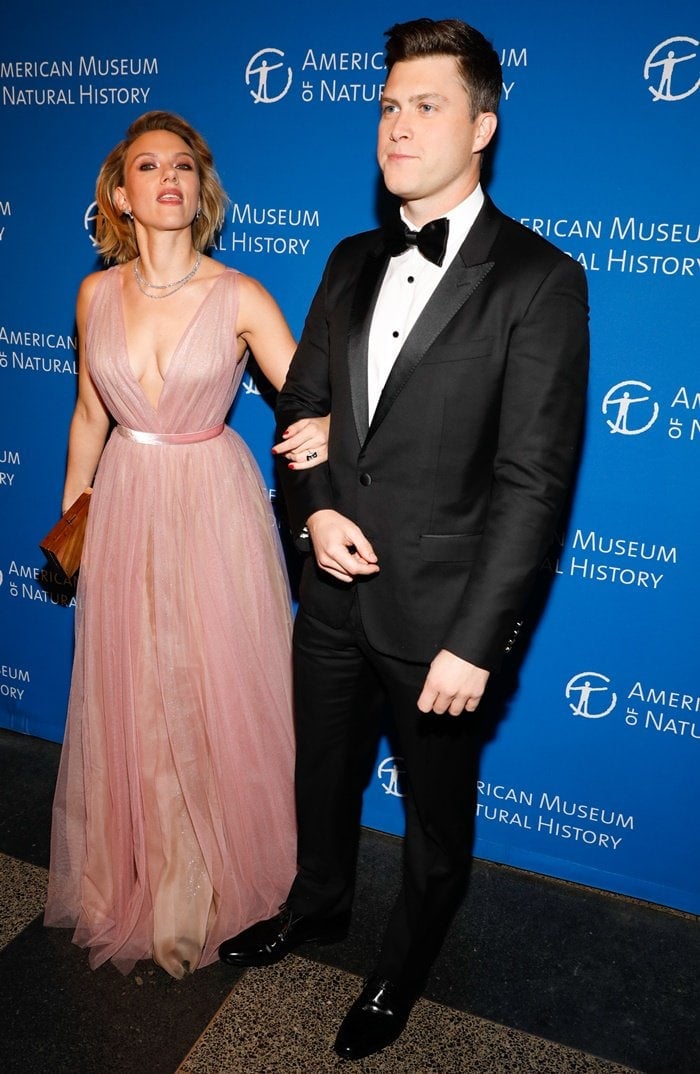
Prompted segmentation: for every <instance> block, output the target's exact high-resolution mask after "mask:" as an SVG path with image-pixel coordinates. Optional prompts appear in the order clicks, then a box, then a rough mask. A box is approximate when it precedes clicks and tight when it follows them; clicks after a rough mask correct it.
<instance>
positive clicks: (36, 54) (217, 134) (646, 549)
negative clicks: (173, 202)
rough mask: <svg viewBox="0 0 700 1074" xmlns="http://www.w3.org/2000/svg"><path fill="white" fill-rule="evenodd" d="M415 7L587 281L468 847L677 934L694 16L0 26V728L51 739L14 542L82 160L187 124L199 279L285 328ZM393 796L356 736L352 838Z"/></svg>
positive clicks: (33, 581)
mask: <svg viewBox="0 0 700 1074" xmlns="http://www.w3.org/2000/svg"><path fill="white" fill-rule="evenodd" d="M426 13H429V14H431V15H434V16H436V17H439V16H441V15H443V14H444V15H459V16H461V17H463V18H465V19H467V21H470V22H472V23H473V24H474V25H476V26H478V27H479V28H480V29H481V30H482V31H483V32H484V33H485V34H486V35H487V36H488V37H490V38H491V40H492V41H493V42H494V45H495V47H496V49H497V50H498V52H499V53H500V54H501V57H502V62H503V75H504V98H503V104H502V108H501V117H500V128H499V135H498V143H497V147H496V152H495V155H494V157H493V161H492V166H491V168H490V176H489V182H488V186H489V190H490V193H491V194H492V196H493V198H494V200H495V201H496V203H497V204H498V205H499V207H500V208H502V209H503V210H504V211H505V212H508V213H510V214H511V215H512V216H514V217H516V218H518V219H521V220H522V221H523V222H524V223H525V224H526V225H527V226H528V227H531V228H533V229H534V230H536V231H539V232H541V233H542V234H544V235H546V236H547V237H548V238H550V239H551V240H552V241H553V242H554V243H556V244H557V245H558V246H560V247H561V248H562V249H564V250H566V251H568V252H569V253H570V254H571V255H572V256H573V257H575V258H576V259H577V260H579V261H580V262H581V264H583V265H584V266H585V268H586V269H587V272H588V276H589V284H590V293H591V309H592V314H591V329H592V341H593V357H592V376H591V384H590V399H589V416H588V424H587V431H586V438H585V444H584V451H583V460H582V466H581V471H580V475H579V480H578V484H577V488H576V490H575V495H574V499H573V504H572V509H571V513H570V516H569V518H568V520H567V522H566V524H565V525H563V526H562V531H561V533H560V534H559V537H558V541H557V544H556V546H555V547H554V548H553V550H552V554H551V557H550V558H549V560H548V562H547V564H546V565H545V568H544V570H543V572H542V580H541V581H542V585H541V591H542V592H541V594H540V593H538V594H536V596H535V601H534V602H533V612H532V613H531V615H530V618H529V622H530V624H531V628H530V630H529V632H528V631H527V630H526V634H528V636H527V637H526V638H525V641H524V643H523V646H522V650H523V652H521V654H520V656H521V659H520V660H519V662H518V664H517V667H518V671H517V681H515V682H513V683H510V682H509V694H508V699H507V702H506V704H505V715H504V718H502V719H501V720H500V721H499V722H498V723H497V724H496V725H495V727H494V730H493V734H492V736H491V740H490V742H489V744H488V746H487V749H486V752H485V756H484V762H483V766H482V783H481V787H480V796H479V806H478V818H477V844H476V853H477V854H478V855H480V856H482V857H486V858H490V859H492V860H495V861H500V862H506V863H509V864H512V865H516V866H520V867H523V868H528V869H533V870H536V871H540V872H543V873H547V874H550V875H553V876H559V877H563V878H567V879H570V880H576V881H580V882H583V883H586V884H591V885H593V886H597V887H602V888H607V889H611V890H614V891H618V892H622V893H627V894H630V895H634V896H638V897H641V898H644V899H649V900H652V901H655V902H660V903H664V904H667V905H669V906H673V907H678V908H681V909H684V910H688V911H693V912H696V913H697V912H698V911H700V854H699V853H698V850H699V846H698V825H697V821H696V817H697V813H698V806H699V804H700V802H699V797H698V779H697V758H698V755H699V751H700V671H699V670H698V660H697V656H696V650H697V645H698V629H697V625H696V614H697V605H698V595H699V594H698V569H697V565H698V559H699V553H700V547H699V543H700V537H699V534H700V526H698V502H699V496H698V466H697V459H698V452H699V451H700V379H699V377H698V372H697V369H698V363H697V340H698V328H699V327H700V325H699V322H700V313H699V310H700V303H699V302H698V295H699V284H700V214H699V212H698V195H697V190H698V164H699V159H698V156H699V154H698V130H699V129H700V125H699V123H698V120H699V113H700V17H699V16H698V8H697V3H696V2H695V0H692V2H691V0H667V2H666V3H664V4H651V5H639V4H637V3H632V2H631V0H628V2H623V3H618V4H614V5H613V4H609V3H603V2H602V0H591V2H589V3H587V4H575V5H572V4H562V3H561V2H560V0H556V2H554V0H541V2H539V3H538V4H530V5H521V4H516V3H515V2H511V3H506V4H501V5H494V4H492V3H486V2H485V0H475V2H474V3H471V4H469V5H465V4H462V5H461V6H460V5H457V10H455V9H454V7H453V9H452V10H450V11H444V12H440V11H435V10H431V11H430V12H426V9H425V7H424V6H423V5H418V4H413V3H406V2H404V0H392V2H391V3H388V2H385V0H372V3H367V2H358V3H354V4H346V3H343V2H342V0H337V2H336V3H335V4H333V5H330V4H328V3H320V2H318V0H307V2H306V3H305V4H302V5H290V4H288V3H283V2H282V0H267V2H266V3H265V4H264V5H263V6H262V7H260V8H257V7H256V6H255V5H247V6H240V7H239V9H238V10H236V7H234V6H233V5H231V4H230V2H228V0H227V2H223V0H209V3H208V4H206V5H200V6H199V7H198V8H187V9H184V8H183V7H181V6H177V5H176V6H175V7H174V6H173V5H172V4H171V3H167V2H165V0H152V2H151V3H150V4H148V5H143V4H136V3H134V2H133V0H123V2H122V3H121V4H120V5H119V8H118V10H117V9H115V10H114V11H112V12H108V11H106V9H104V7H102V8H100V7H99V6H98V5H94V4H93V3H91V2H90V3H88V2H86V0H74V2H73V3H72V4H71V5H70V6H66V7H62V6H60V5H55V4H49V3H48V2H46V0H41V2H38V3H37V2H32V0H28V2H26V3H24V4H21V5H20V4H14V5H12V6H11V7H10V9H9V10H7V11H5V12H4V14H3V23H4V25H3V35H2V45H1V46H0V48H1V50H2V51H1V52H0V111H1V116H2V143H1V144H2V168H1V169H0V273H1V281H2V289H1V292H0V423H1V425H0V428H1V430H2V436H1V438H0V505H1V507H2V517H3V525H2V527H0V723H1V724H2V725H4V726H5V727H9V728H13V729H15V730H18V731H23V732H27V733H30V734H35V735H39V736H43V737H46V738H49V739H54V740H60V738H61V736H62V733H63V722H64V716H65V708H66V700H67V693H68V683H69V669H70V661H71V651H72V627H73V614H72V594H71V591H70V590H69V589H68V588H67V587H66V586H64V585H62V584H61V581H60V579H57V578H55V577H53V576H52V575H51V573H50V572H49V571H47V570H46V567H45V563H44V561H43V557H42V556H41V554H40V553H39V551H38V549H37V540H38V538H39V537H40V536H42V535H43V533H44V532H45V531H46V530H47V529H48V527H49V525H51V524H52V523H53V521H54V520H55V518H56V517H57V515H58V512H59V506H60V499H61V490H62V480H63V473H64V466H65V445H66V436H67V428H68V422H69V419H70V415H71V412H72V407H73V404H74V400H75V392H76V354H75V329H74V320H73V306H74V300H75V294H76V291H77V288H78V284H79V281H80V279H81V278H82V276H83V275H85V274H86V273H87V272H89V271H92V270H93V269H94V268H96V267H97V261H96V256H95V250H94V247H93V245H92V240H91V228H92V217H93V212H94V205H93V189H94V180H95V176H96V173H97V170H98V167H99V165H100V163H101V161H102V160H103V158H104V156H105V155H106V153H107V152H108V151H109V150H110V149H111V148H112V146H113V145H114V144H115V143H116V142H117V141H118V140H119V138H120V137H121V136H122V135H123V132H124V130H125V128H126V127H127V125H128V124H129V122H130V121H131V120H132V119H133V118H135V117H136V116H137V115H139V114H141V113H142V112H144V111H146V110H148V109H151V108H167V109H171V110H174V111H179V112H181V113H182V114H183V115H184V116H185V117H186V118H187V119H189V120H190V121H191V122H192V123H194V125H195V126H196V127H198V128H199V129H200V130H202V132H203V133H204V134H205V136H206V137H207V138H208V140H209V141H210V143H211V145H212V147H213V149H214V152H215V156H216V160H217V164H218V168H219V171H220V174H221V176H222V179H223V182H224V185H225V187H226V189H227V190H228V192H229V194H230V196H231V199H232V209H231V213H230V216H229V220H228V223H227V226H226V229H225V231H224V233H223V235H222V238H221V242H220V244H219V250H218V253H217V256H218V257H220V259H221V260H222V261H224V262H225V263H226V264H230V265H235V266H236V267H238V268H240V269H241V270H243V271H244V272H248V273H250V274H252V275H254V276H256V277H258V278H259V279H260V280H262V281H263V283H264V284H265V285H266V286H267V287H268V288H269V289H270V290H271V291H272V292H273V294H275V296H276V297H277V298H278V300H279V302H280V304H281V305H282V307H283V309H284V311H285V313H286V315H287V317H288V319H289V321H290V324H291V325H292V328H293V330H294V331H295V332H296V333H298V332H299V331H300V329H301V326H302V324H303V318H304V314H305V311H306V309H307V306H308V303H309V301H310V298H311V296H312V294H313V291H314V289H315V286H316V283H317V281H318V279H319V277H320V274H321V271H322V268H323V265H324V262H325V259H326V256H327V254H328V253H329V251H330V249H331V248H332V246H333V245H334V244H335V242H336V241H337V240H338V239H339V238H340V237H341V236H343V235H346V234H349V233H351V232H354V231H359V230H364V229H365V228H367V227H372V226H374V224H375V223H376V203H377V192H378V189H379V186H378V181H377V169H376V164H375V160H374V139H375V128H376V120H377V115H378V103H377V102H378V99H379V95H380V93H381V87H382V84H383V81H384V73H385V72H384V68H383V59H382V57H383V30H384V29H386V28H387V27H388V26H390V25H391V24H392V23H393V22H395V21H397V20H404V19H408V18H415V17H417V16H419V15H423V14H426ZM231 420H232V422H233V423H235V425H236V427H237V428H238V429H239V430H240V431H241V432H242V434H243V435H244V436H245V437H246V438H247V440H248V441H249V443H250V444H251V446H252V447H253V450H254V451H255V453H256V455H257V457H258V460H259V462H260V465H261V468H262V470H263V474H264V476H265V478H266V480H267V482H268V485H269V488H270V496H271V497H274V496H275V488H274V475H273V469H272V465H271V459H270V451H269V449H270V445H271V436H272V421H271V412H270V407H269V402H268V401H267V400H266V399H265V398H264V397H263V396H261V395H259V394H258V393H257V389H256V388H255V385H254V383H253V381H252V380H251V379H250V378H249V377H246V381H245V389H244V391H243V392H242V393H241V395H240V397H239V399H238V401H237V404H236V406H235V408H234V413H233V415H232V418H231ZM547 591H548V601H547V603H546V604H545V608H544V612H543V614H542V615H541V616H540V617H539V619H538V617H537V615H536V614H535V612H534V608H535V607H536V606H537V604H538V602H539V603H541V601H539V597H540V596H543V595H545V593H546V592H547ZM514 666H515V665H514ZM511 677H514V675H513V676H511V673H510V672H507V674H506V680H509V679H510V678H511ZM510 687H512V689H510ZM400 793H401V761H400V758H395V757H394V756H393V755H392V749H391V746H390V744H389V743H388V742H387V741H386V740H384V741H383V742H382V744H381V747H380V751H379V755H378V758H377V768H376V775H375V778H374V779H373V780H372V783H371V785H370V787H369V788H368V791H367V795H366V803H365V823H367V824H370V825H372V826H374V827H377V828H380V829H383V830H386V831H392V832H400V831H401V830H402V824H403V818H402V813H401V802H400Z"/></svg>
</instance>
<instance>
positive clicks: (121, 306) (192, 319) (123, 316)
mask: <svg viewBox="0 0 700 1074" xmlns="http://www.w3.org/2000/svg"><path fill="white" fill-rule="evenodd" d="M227 272H228V270H227V269H224V271H223V272H220V273H219V275H218V276H217V277H216V279H215V280H214V282H213V284H212V285H211V287H210V288H209V290H208V291H207V293H206V295H205V296H204V298H203V299H202V301H201V302H200V303H199V305H198V306H197V308H196V310H195V311H194V312H193V314H192V316H191V317H190V319H189V321H188V322H187V324H186V325H185V327H184V329H183V330H182V333H181V335H180V338H179V340H178V341H177V343H176V344H175V346H174V347H173V351H172V354H171V355H170V361H169V362H168V368H167V369H166V371H165V376H164V377H162V381H163V384H162V386H161V389H160V392H159V393H158V402H157V403H156V405H155V406H154V405H153V403H152V402H151V400H150V399H149V398H148V396H147V395H146V393H145V391H144V390H143V385H142V384H141V381H140V380H139V379H138V377H137V376H136V374H135V373H134V369H133V366H132V364H131V360H130V358H129V340H128V337H127V333H126V313H125V310H124V292H123V288H122V280H121V277H120V276H119V275H117V286H118V288H119V295H118V297H119V314H120V320H121V327H122V343H123V350H124V360H125V362H126V368H127V372H128V374H129V376H130V377H131V379H132V381H133V382H134V384H135V385H136V387H137V388H138V390H139V391H140V392H141V395H142V396H143V398H144V399H145V401H146V403H147V404H148V406H149V408H150V409H151V410H152V411H153V413H154V414H159V413H160V403H161V399H162V398H163V392H164V391H165V388H166V385H167V383H168V381H169V380H170V379H171V376H170V371H171V369H172V368H173V363H174V361H175V359H176V358H177V357H178V354H179V352H180V348H181V347H182V344H183V342H184V341H185V339H186V338H187V336H188V334H189V332H190V330H191V328H192V325H193V324H194V322H195V321H196V320H197V318H198V317H199V315H200V313H201V312H202V309H203V308H204V306H206V304H207V302H208V300H209V297H210V296H211V294H212V293H213V292H214V291H215V290H216V288H217V285H218V283H219V281H220V280H221V279H223V277H224V276H225V275H226V274H227Z"/></svg>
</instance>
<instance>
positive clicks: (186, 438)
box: [116, 421, 226, 444]
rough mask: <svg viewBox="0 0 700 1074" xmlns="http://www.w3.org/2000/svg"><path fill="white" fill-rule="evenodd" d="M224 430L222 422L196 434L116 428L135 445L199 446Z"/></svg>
mask: <svg viewBox="0 0 700 1074" xmlns="http://www.w3.org/2000/svg"><path fill="white" fill-rule="evenodd" d="M225 428H226V426H225V424H224V422H223V421H222V423H221V425H212V427H211V429H200V430H199V432H196V433H142V432H139V431H138V429H127V427H126V425H117V426H116V430H117V432H118V433H119V435H120V436H123V437H125V438H126V439H127V440H133V441H135V443H137V444H201V443H202V441H203V440H213V439H214V437H215V436H220V435H221V433H222V432H223V431H224V429H225Z"/></svg>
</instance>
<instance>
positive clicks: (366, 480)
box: [360, 474, 372, 485]
mask: <svg viewBox="0 0 700 1074" xmlns="http://www.w3.org/2000/svg"><path fill="white" fill-rule="evenodd" d="M360 484H361V485H371V484H372V478H371V477H370V475H369V474H360Z"/></svg>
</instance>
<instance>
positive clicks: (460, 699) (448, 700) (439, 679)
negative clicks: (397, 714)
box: [418, 649, 490, 716]
mask: <svg viewBox="0 0 700 1074" xmlns="http://www.w3.org/2000/svg"><path fill="white" fill-rule="evenodd" d="M489 675H490V672H488V671H486V669H485V668H478V667H476V665H475V664H470V663H469V661H468V660H462V659H461V657H459V656H455V654H454V653H451V652H449V651H448V650H447V649H441V650H440V652H439V653H438V654H437V656H436V657H435V659H434V660H433V662H432V664H431V665H430V671H429V672H428V674H427V676H426V679H425V683H424V684H423V690H422V693H421V695H420V697H419V698H418V708H419V709H420V711H421V712H435V713H437V714H438V715H439V716H442V715H444V713H446V712H448V713H449V714H450V716H460V715H461V714H462V713H463V712H464V711H465V709H466V711H467V712H474V710H475V709H476V708H477V706H478V704H479V702H480V701H481V697H482V695H483V693H484V690H485V689H486V683H487V682H488V678H489Z"/></svg>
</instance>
